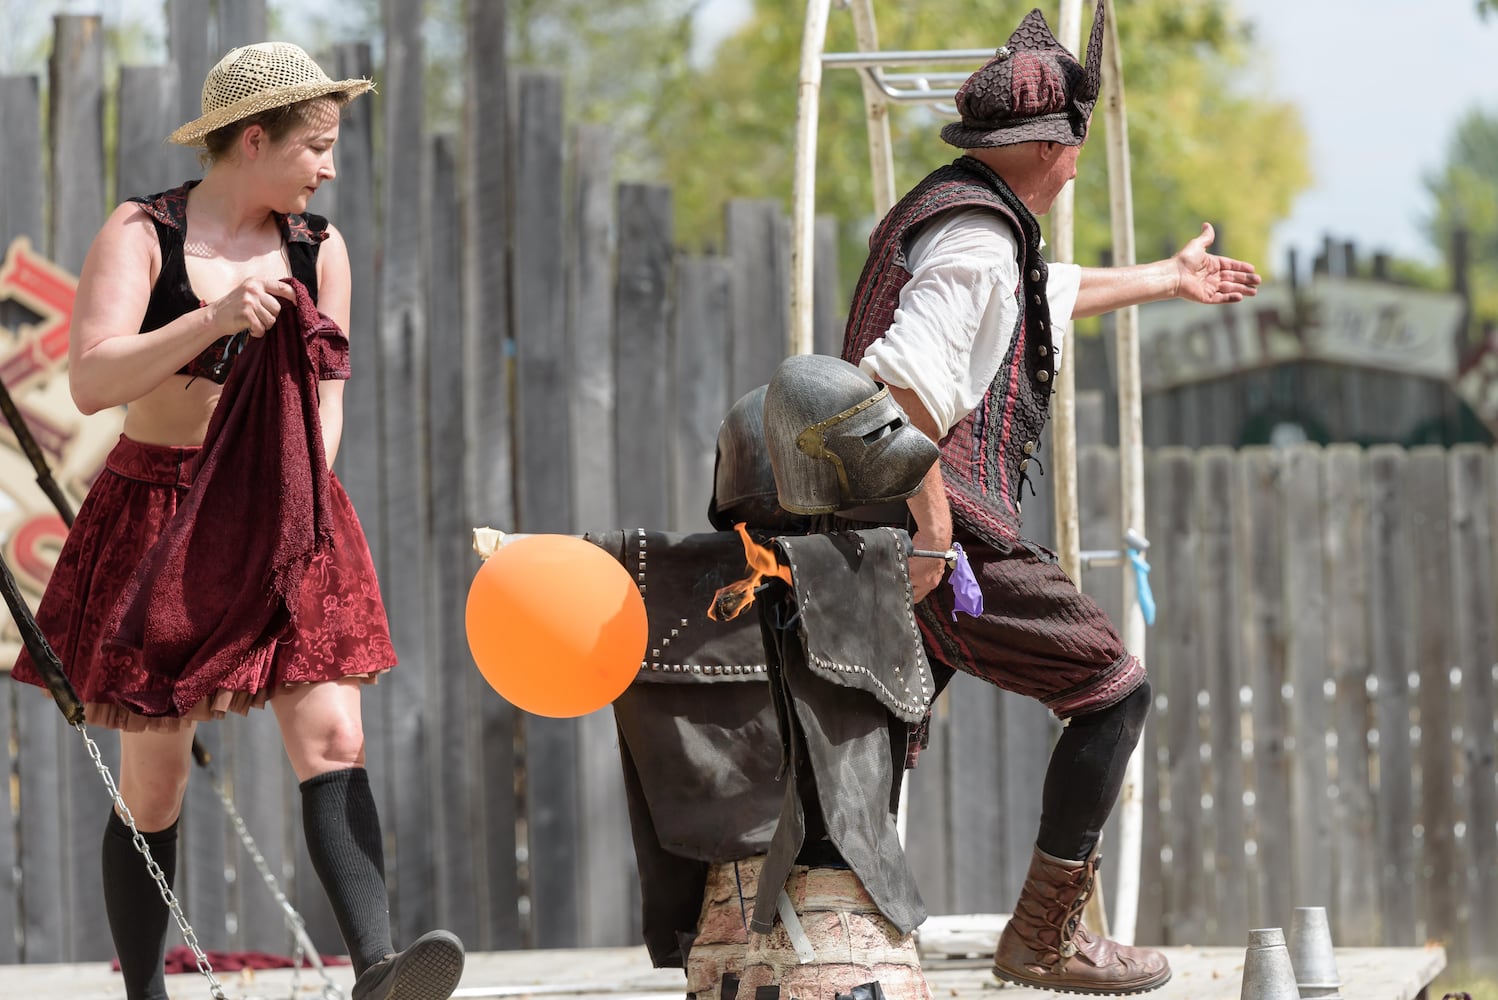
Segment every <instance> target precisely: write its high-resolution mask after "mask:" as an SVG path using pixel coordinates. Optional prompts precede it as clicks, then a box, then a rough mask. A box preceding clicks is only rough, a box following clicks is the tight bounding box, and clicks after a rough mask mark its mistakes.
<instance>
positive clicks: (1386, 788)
mask: <svg viewBox="0 0 1498 1000" xmlns="http://www.w3.org/2000/svg"><path fill="white" fill-rule="evenodd" d="M1406 468H1407V466H1406V461H1405V454H1404V451H1403V449H1400V448H1393V447H1387V446H1381V447H1377V448H1373V449H1371V450H1370V451H1369V455H1368V539H1367V540H1368V620H1369V625H1370V633H1369V653H1370V656H1369V659H1370V661H1371V664H1372V667H1373V669H1372V672H1371V675H1372V679H1373V682H1374V683H1375V684H1376V685H1377V687H1376V689H1375V693H1374V695H1373V714H1374V725H1375V726H1376V728H1375V730H1374V732H1376V733H1377V734H1378V737H1377V743H1376V745H1375V754H1376V760H1377V764H1378V779H1377V782H1378V783H1377V788H1378V811H1377V818H1378V826H1377V830H1378V847H1379V860H1380V862H1381V865H1380V872H1379V876H1378V877H1379V901H1380V908H1381V910H1382V914H1383V921H1382V925H1381V929H1380V932H1381V938H1382V940H1383V942H1384V943H1386V944H1403V943H1407V942H1409V941H1412V940H1414V938H1415V919H1416V908H1415V882H1414V877H1415V850H1414V828H1415V815H1414V812H1415V809H1414V787H1413V767H1414V758H1413V756H1412V754H1411V751H1410V692H1409V677H1410V672H1411V669H1412V667H1413V663H1414V637H1413V634H1412V631H1411V622H1410V594H1409V579H1410V575H1409V574H1410V545H1411V542H1412V539H1411V537H1410V533H1409V526H1408V525H1407V524H1406V522H1405V510H1406V506H1405V504H1406V501H1405V496H1406V490H1405V476H1406Z"/></svg>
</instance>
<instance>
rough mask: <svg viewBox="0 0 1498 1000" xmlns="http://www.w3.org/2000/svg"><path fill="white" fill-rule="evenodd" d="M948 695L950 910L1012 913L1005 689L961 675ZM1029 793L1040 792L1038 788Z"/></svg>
mask: <svg viewBox="0 0 1498 1000" xmlns="http://www.w3.org/2000/svg"><path fill="white" fill-rule="evenodd" d="M943 697H944V698H946V699H947V728H946V732H945V733H944V734H943V735H944V739H945V740H946V741H947V742H948V743H949V744H950V752H949V754H948V756H947V759H946V767H945V769H944V771H945V779H946V782H947V790H946V800H947V809H948V813H947V815H948V823H949V824H950V831H951V833H950V836H951V837H952V838H953V839H952V842H951V844H950V845H949V846H948V848H947V863H948V870H947V872H946V881H947V898H948V904H947V905H948V906H949V907H950V910H949V911H948V912H951V913H996V912H1001V911H1002V912H1008V911H1009V910H1010V909H1012V908H1013V906H1014V900H1013V899H1006V898H1002V897H1001V896H1000V884H1001V880H1002V879H1003V878H1004V874H1005V873H1004V862H1005V860H1006V859H1005V857H1004V854H1005V852H1004V846H1005V845H1004V843H1003V840H1002V838H1001V837H999V836H998V832H999V830H1001V829H1003V826H1004V804H1005V803H1004V791H1005V789H1004V788H1003V787H1002V785H1001V783H1000V779H999V762H1000V760H1001V754H1002V747H1003V741H1002V740H1001V738H1000V735H999V726H998V719H999V689H998V688H996V687H994V686H993V685H992V684H986V683H984V682H983V681H980V680H978V679H977V678H975V677H970V676H968V675H967V674H962V673H959V674H958V675H957V676H956V677H954V678H952V682H951V684H949V685H948V686H947V690H946V692H945V694H944V695H943ZM1029 791H1030V792H1031V793H1032V794H1038V788H1036V787H1032V788H1031V789H1029ZM911 820H912V821H916V820H917V817H911ZM1033 842H1034V841H1033V839H1032V841H1031V843H1032V844H1033Z"/></svg>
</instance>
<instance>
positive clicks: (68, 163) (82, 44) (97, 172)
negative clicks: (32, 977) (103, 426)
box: [48, 15, 118, 960]
mask: <svg viewBox="0 0 1498 1000" xmlns="http://www.w3.org/2000/svg"><path fill="white" fill-rule="evenodd" d="M54 25H55V29H56V32H55V36H54V39H53V49H52V58H51V62H50V69H51V93H50V101H51V113H50V116H49V119H48V121H49V126H50V127H49V133H50V144H51V161H50V162H51V167H50V178H51V182H50V190H51V213H50V216H51V238H50V240H49V245H50V246H51V248H52V258H53V260H55V261H56V262H57V263H58V264H60V265H62V266H63V267H65V268H67V269H69V270H71V271H73V272H74V273H75V274H76V273H77V272H78V270H79V269H80V268H81V267H82V265H83V258H84V255H85V254H86V253H87V251H88V247H89V244H90V243H91V242H92V241H93V238H94V235H95V233H97V232H98V229H99V226H100V225H101V224H102V223H103V221H104V123H103V99H104V28H103V23H102V21H101V19H100V18H98V17H97V16H73V15H64V16H59V17H58V18H57V19H56V20H55V22H54ZM51 721H52V722H53V723H54V724H55V723H56V721H57V720H56V719H52V720H51ZM73 735H74V734H72V733H67V734H66V736H68V737H73ZM107 737H108V734H106V735H105V741H106V743H108V744H110V746H109V747H108V749H107V750H106V754H109V753H113V756H112V757H111V758H109V759H110V760H111V766H115V765H117V763H118V745H117V741H115V740H112V739H108V738H107ZM102 745H103V744H101V746H102ZM61 778H62V785H61V789H62V790H61V793H60V794H61V797H62V800H63V816H62V825H61V828H60V829H59V830H58V835H59V839H60V847H61V851H62V857H63V858H65V859H69V860H68V861H65V862H64V868H65V871H64V873H63V882H62V888H63V895H62V897H61V901H62V906H63V910H64V912H65V914H66V917H65V922H64V926H63V941H64V942H65V944H64V948H65V952H64V954H65V955H66V956H67V957H68V958H70V959H75V960H81V959H92V958H104V957H108V956H109V955H112V954H113V953H114V951H113V943H112V942H111V940H110V937H109V930H108V926H107V922H106V920H105V918H104V915H103V908H102V907H100V906H98V905H97V902H98V898H99V890H98V867H97V865H96V864H93V865H90V864H87V863H84V864H78V863H74V862H72V861H71V859H74V858H96V857H97V856H98V846H99V837H100V829H101V824H102V823H103V822H104V817H105V815H106V813H105V810H106V809H107V808H108V806H107V805H106V803H107V801H108V800H107V796H106V795H105V794H104V792H103V789H104V786H103V784H102V782H101V781H100V780H99V776H98V774H97V773H96V772H95V770H94V767H93V765H92V764H91V763H90V762H89V760H88V757H87V755H86V754H85V753H84V747H83V744H82V742H81V741H79V740H78V739H76V738H69V739H66V740H65V741H64V744H63V754H62V775H61ZM49 794H51V795H58V794H59V791H58V789H57V788H54V789H53V790H52V791H51V792H50V793H49Z"/></svg>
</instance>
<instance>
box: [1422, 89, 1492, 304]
mask: <svg viewBox="0 0 1498 1000" xmlns="http://www.w3.org/2000/svg"><path fill="white" fill-rule="evenodd" d="M1425 187H1426V190H1427V191H1429V192H1430V194H1431V197H1432V198H1433V199H1434V200H1435V207H1434V210H1433V211H1432V213H1431V215H1430V217H1429V218H1428V219H1427V220H1426V224H1425V231H1426V235H1428V236H1429V237H1430V241H1431V243H1432V244H1433V245H1434V246H1435V247H1436V249H1437V250H1439V251H1440V252H1441V253H1442V254H1444V255H1446V259H1447V262H1448V264H1455V261H1453V260H1451V256H1450V255H1451V249H1452V238H1453V234H1454V233H1455V231H1456V230H1457V229H1459V228H1460V229H1462V230H1465V231H1466V233H1467V251H1468V255H1469V261H1470V271H1469V273H1468V287H1469V288H1471V290H1472V311H1473V315H1474V318H1476V319H1478V320H1479V321H1482V320H1489V321H1498V113H1494V112H1484V111H1482V110H1479V109H1473V110H1472V111H1469V112H1467V114H1466V115H1465V116H1464V117H1463V118H1462V120H1461V121H1460V122H1459V123H1458V125H1457V127H1456V132H1455V134H1454V135H1453V136H1452V138H1451V143H1450V145H1449V146H1448V147H1447V150H1446V163H1445V165H1444V166H1442V167H1441V168H1439V169H1438V170H1437V171H1435V172H1433V173H1431V174H1429V175H1427V177H1426V178H1425Z"/></svg>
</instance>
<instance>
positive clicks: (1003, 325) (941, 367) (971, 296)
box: [859, 208, 1082, 436]
mask: <svg viewBox="0 0 1498 1000" xmlns="http://www.w3.org/2000/svg"><path fill="white" fill-rule="evenodd" d="M1018 252H1019V251H1018V246H1017V244H1016V243H1015V238H1014V231H1013V229H1012V228H1010V226H1009V223H1008V222H1006V221H1005V220H1004V219H1003V218H1002V217H1000V216H999V215H997V214H996V213H994V212H990V211H988V210H986V209H981V208H974V209H961V210H958V211H954V212H951V213H949V214H947V215H943V216H938V217H936V218H935V219H932V220H931V221H929V222H927V223H926V224H925V226H923V227H922V228H921V229H920V231H919V232H917V233H916V235H915V239H914V240H912V241H911V243H910V248H909V251H908V253H907V254H906V265H907V267H908V268H909V269H910V272H911V277H910V280H909V281H908V282H906V283H905V287H904V288H902V289H901V290H900V304H899V307H898V308H896V310H895V316H894V322H892V323H891V324H890V328H889V330H888V331H887V332H886V333H885V335H884V336H883V337H882V338H880V339H879V340H876V341H874V343H873V344H871V345H870V346H869V349H868V352H867V353H865V354H864V356H863V361H862V362H860V365H859V367H861V368H862V369H863V370H864V371H866V372H868V373H869V375H871V376H873V377H874V378H875V379H878V380H879V381H880V382H883V383H885V384H887V385H893V386H897V387H899V388H902V389H909V390H910V391H912V392H914V393H915V394H916V396H917V397H918V398H919V399H920V401H921V403H922V404H923V405H924V406H925V407H926V412H928V413H929V414H930V415H931V417H932V419H933V420H935V421H936V426H937V429H938V430H939V431H940V432H941V436H945V435H946V433H947V431H949V430H951V428H952V426H953V425H954V424H956V423H957V422H958V421H959V420H961V419H962V418H963V417H965V416H967V415H968V414H969V413H971V412H972V411H973V409H974V408H976V407H977V405H978V404H979V403H980V402H981V401H982V400H983V395H984V393H986V392H987V391H988V387H989V385H990V384H991V383H992V382H993V379H994V376H995V375H996V374H998V371H999V364H1000V363H1001V362H1002V361H1003V360H1004V355H1005V353H1006V352H1007V351H1008V350H1009V343H1010V340H1011V339H1012V338H1013V336H1014V327H1015V323H1016V322H1018V320H1019V304H1018V302H1017V301H1016V295H1018V294H1020V293H1021V288H1020V273H1019V261H1018V260H1017V259H1016V258H1017V257H1018ZM1081 280H1082V269H1081V268H1080V267H1078V266H1077V265H1075V264H1049V265H1048V275H1047V279H1046V298H1047V299H1048V300H1049V302H1050V307H1051V338H1052V347H1051V349H1052V355H1053V356H1054V358H1055V361H1056V364H1057V365H1058V366H1059V365H1060V363H1061V345H1062V343H1063V341H1064V339H1065V333H1066V328H1067V326H1068V325H1070V323H1071V314H1072V309H1073V308H1074V307H1075V306H1076V303H1077V290H1078V287H1079V286H1080V284H1081Z"/></svg>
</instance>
